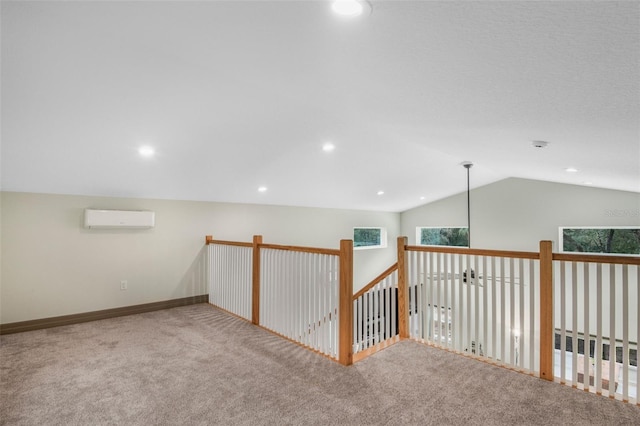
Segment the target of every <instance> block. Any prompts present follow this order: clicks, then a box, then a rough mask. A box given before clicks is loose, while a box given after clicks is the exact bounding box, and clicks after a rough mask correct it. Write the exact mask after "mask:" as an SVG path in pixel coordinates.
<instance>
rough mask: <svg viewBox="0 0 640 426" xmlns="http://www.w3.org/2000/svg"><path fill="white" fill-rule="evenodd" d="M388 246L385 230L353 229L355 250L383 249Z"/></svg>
mask: <svg viewBox="0 0 640 426" xmlns="http://www.w3.org/2000/svg"><path fill="white" fill-rule="evenodd" d="M386 246H387V230H386V229H385V228H369V227H367V228H365V227H361V228H353V247H354V248H355V249H370V248H383V247H386Z"/></svg>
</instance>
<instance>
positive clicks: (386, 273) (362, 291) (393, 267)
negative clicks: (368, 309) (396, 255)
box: [353, 262, 398, 300]
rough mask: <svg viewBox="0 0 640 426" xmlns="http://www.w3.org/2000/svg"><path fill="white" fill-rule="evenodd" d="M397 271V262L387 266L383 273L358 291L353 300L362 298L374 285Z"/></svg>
mask: <svg viewBox="0 0 640 426" xmlns="http://www.w3.org/2000/svg"><path fill="white" fill-rule="evenodd" d="M397 270H398V262H396V263H394V264H393V265H391V266H389V267H388V268H387V269H386V270H385V271H384V272H383V273H381V274H380V275H378V276H377V277H375V278H374V279H373V280H372V281H371V282H370V283H369V284H367V285H365V286H364V287H362V288H361V289H360V291H358V292H357V293H356V294H354V295H353V300H356V299H357V298H358V297H360V296H362V295H363V294H365V293H366V292H367V291H369V290H371V289H372V288H373V287H375V285H376V284H378V283H379V282H380V281H382V280H384V279H385V278H387V277H388V276H389V275H391V274H393V273H394V272H395V271H397Z"/></svg>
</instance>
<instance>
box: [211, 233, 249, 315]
mask: <svg viewBox="0 0 640 426" xmlns="http://www.w3.org/2000/svg"><path fill="white" fill-rule="evenodd" d="M207 247H208V256H209V262H208V264H209V303H211V304H212V305H215V306H218V307H220V308H222V309H224V310H226V311H229V312H231V313H232V314H235V315H238V316H239V317H242V318H244V319H247V320H249V321H251V295H252V293H251V283H252V253H253V249H252V245H251V244H250V243H247V244H245V243H224V242H215V243H212V244H208V245H207Z"/></svg>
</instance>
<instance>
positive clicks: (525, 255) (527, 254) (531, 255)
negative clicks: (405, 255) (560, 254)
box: [405, 246, 540, 259]
mask: <svg viewBox="0 0 640 426" xmlns="http://www.w3.org/2000/svg"><path fill="white" fill-rule="evenodd" d="M405 250H407V251H426V252H432V253H450V254H468V255H472V256H493V257H511V258H516V259H540V253H538V252H533V251H509V250H485V249H470V248H466V247H436V246H405Z"/></svg>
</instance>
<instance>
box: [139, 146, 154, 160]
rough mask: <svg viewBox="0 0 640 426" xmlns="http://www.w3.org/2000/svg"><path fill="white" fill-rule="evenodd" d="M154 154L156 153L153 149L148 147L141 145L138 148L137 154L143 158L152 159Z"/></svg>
mask: <svg viewBox="0 0 640 426" xmlns="http://www.w3.org/2000/svg"><path fill="white" fill-rule="evenodd" d="M155 153H156V151H155V150H154V149H153V147H151V146H149V145H143V146H141V147H140V148H138V154H140V155H141V156H143V157H147V158H149V157H153V156H154V154H155Z"/></svg>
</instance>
